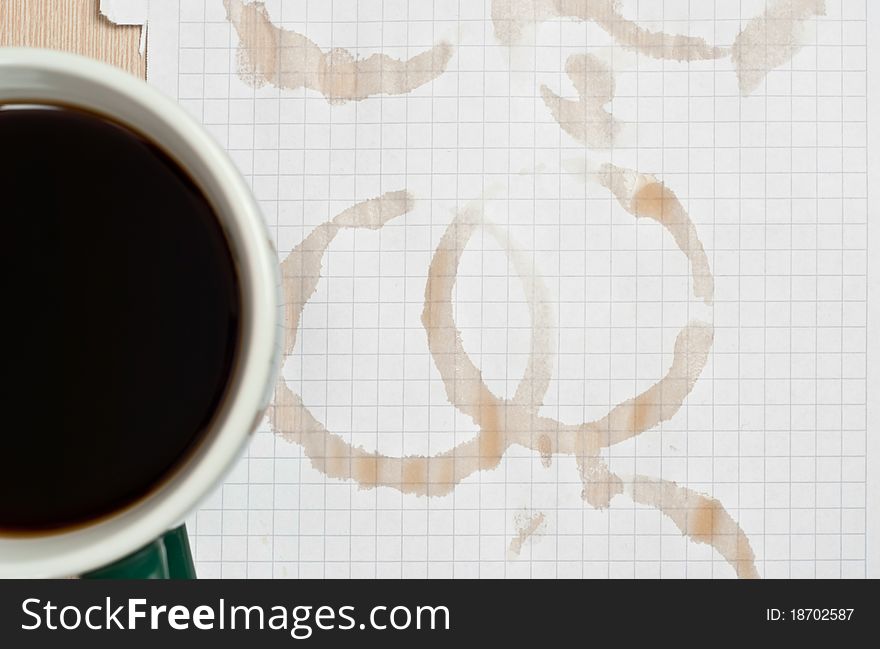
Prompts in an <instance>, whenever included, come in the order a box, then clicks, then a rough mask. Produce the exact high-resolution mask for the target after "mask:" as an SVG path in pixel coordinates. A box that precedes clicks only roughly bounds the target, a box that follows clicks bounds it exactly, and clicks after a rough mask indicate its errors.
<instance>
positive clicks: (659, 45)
mask: <svg viewBox="0 0 880 649" xmlns="http://www.w3.org/2000/svg"><path fill="white" fill-rule="evenodd" d="M491 13H492V23H493V27H494V30H495V37H496V38H497V39H498V40H499V41H500V42H501V43H502V44H504V45H508V46H509V45H516V44H517V43H519V42H520V41H521V40H522V38H523V35H524V32H525V31H526V29H527V28H530V27H532V26H534V25H537V24H540V23H542V22H544V21H546V20H550V19H553V18H569V19H572V20H580V21H584V22H593V23H595V24H596V25H598V26H599V27H601V28H602V29H603V30H604V31H605V32H607V33H608V34H609V35H610V36H611V37H612V38H613V39H614V41H615V42H616V43H617V44H618V45H620V46H622V47H625V48H627V49H631V50H634V51H636V52H639V53H641V54H644V55H646V56H650V57H652V58H655V59H671V60H674V61H698V60H704V59H720V58H723V57H724V56H726V55H727V51H726V50H724V49H722V48H719V47H714V46H712V45H709V44H708V43H707V42H706V41H705V40H704V39H702V38H698V37H696V36H685V35H683V34H667V33H665V32H655V31H651V30H649V29H645V28H644V27H642V26H640V25H639V24H638V23H636V22H634V21H632V20H629V19H628V18H625V17H624V16H623V14H621V13H620V3H619V1H618V0H493V1H492V9H491Z"/></svg>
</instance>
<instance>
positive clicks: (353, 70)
mask: <svg viewBox="0 0 880 649" xmlns="http://www.w3.org/2000/svg"><path fill="white" fill-rule="evenodd" d="M223 6H224V7H225V8H226V16H227V19H228V20H229V21H230V22H231V23H232V24H233V25H234V26H235V30H236V31H237V32H238V36H239V39H240V41H241V44H240V47H239V51H238V59H239V76H240V77H241V78H242V80H244V81H245V82H246V83H249V84H250V85H252V86H254V87H260V86H263V85H265V84H272V85H274V86H276V87H278V88H283V89H285V90H295V89H296V88H303V87H305V88H308V89H310V90H316V91H318V92H320V93H321V94H322V95H323V96H324V97H325V98H326V99H327V101H328V102H330V103H344V102H347V101H361V100H363V99H366V98H367V97H370V96H373V95H401V94H406V93H408V92H410V91H412V90H414V89H415V88H418V87H419V86H422V85H424V84H426V83H428V82H429V81H432V80H433V79H436V78H437V77H438V76H440V75H441V74H442V73H443V72H445V71H446V66H447V65H448V63H449V60H450V59H451V58H452V55H453V47H452V45H451V44H449V43H446V42H440V43H438V44H437V45H435V46H434V47H432V48H431V49H430V50H427V51H425V52H422V53H420V54H417V55H416V56H414V57H412V58H411V59H408V60H406V61H401V60H399V59H395V58H392V57H390V56H387V55H385V54H372V55H370V56H368V57H367V58H365V59H358V58H355V57H354V56H353V55H352V54H351V52H349V51H348V50H346V49H343V48H333V49H331V50H329V51H328V52H324V51H323V50H322V49H321V48H320V47H319V46H318V45H317V44H316V43H314V42H313V41H311V40H310V39H309V38H307V37H306V36H304V35H303V34H299V33H297V32H294V31H291V30H287V29H282V28H280V27H276V26H275V25H274V24H273V23H272V21H271V20H270V19H269V13H268V11H267V10H266V5H265V4H264V3H263V2H253V3H250V4H245V3H244V2H242V0H223Z"/></svg>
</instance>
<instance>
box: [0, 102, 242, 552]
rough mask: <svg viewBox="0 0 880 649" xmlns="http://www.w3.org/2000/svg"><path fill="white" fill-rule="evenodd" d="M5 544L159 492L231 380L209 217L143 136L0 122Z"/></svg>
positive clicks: (233, 305) (33, 117) (24, 120)
mask: <svg viewBox="0 0 880 649" xmlns="http://www.w3.org/2000/svg"><path fill="white" fill-rule="evenodd" d="M0 296H2V297H0V299H2V311H0V312H2V316H0V347H2V358H0V379H2V381H0V385H2V386H5V387H3V388H2V394H0V403H2V409H0V417H2V419H0V427H2V429H0V534H2V533H4V532H6V533H16V532H19V533H21V532H24V533H28V532H39V531H41V530H50V529H53V528H59V527H65V526H70V525H78V524H82V523H85V522H88V521H90V520H93V519H97V518H100V517H102V516H105V515H107V514H110V513H112V512H114V511H117V510H120V509H122V508H124V507H126V506H127V505H130V504H132V503H134V502H135V501H137V500H139V499H140V498H142V497H144V496H145V495H146V494H148V493H149V492H150V491H151V490H152V489H154V488H155V487H157V486H158V485H159V484H161V482H162V481H163V479H165V478H167V477H168V476H169V475H171V473H172V472H173V470H174V469H175V468H176V467H177V466H179V465H180V464H181V463H182V462H183V461H185V459H186V458H187V457H188V454H189V453H190V452H191V451H192V449H194V448H195V447H196V446H197V445H198V443H199V441H200V440H201V439H202V438H203V436H204V434H205V432H206V430H207V428H208V427H209V425H210V423H211V421H212V419H213V417H214V415H215V413H216V411H217V409H218V407H219V405H220V403H221V402H222V400H223V398H224V395H225V391H226V389H227V384H228V383H229V377H230V375H231V374H232V373H233V368H234V364H235V360H236V353H237V349H238V344H239V342H238V341H239V328H240V308H241V296H240V290H239V285H238V280H237V276H236V272H235V265H234V262H233V259H232V256H231V253H230V250H229V247H228V244H227V241H226V239H225V237H224V234H223V231H222V229H221V227H220V225H219V223H218V221H217V218H216V216H215V214H214V211H213V209H212V208H211V205H210V204H209V202H208V201H207V200H206V198H205V197H204V196H203V194H202V193H201V191H200V190H199V189H198V188H197V187H196V186H195V184H194V183H193V182H192V181H191V180H190V179H189V177H188V176H187V175H186V174H185V173H184V172H183V171H182V170H181V169H180V167H179V166H178V165H177V164H176V163H175V162H174V161H172V160H171V159H170V158H169V157H168V156H166V155H165V154H164V153H163V152H162V151H160V150H159V149H158V148H157V147H156V146H154V145H153V144H151V143H149V142H148V141H146V140H145V139H144V138H142V137H140V136H139V135H137V134H135V133H133V132H132V131H130V130H128V129H126V128H123V127H121V126H119V125H117V124H115V123H112V122H110V121H107V120H104V119H102V118H100V117H98V116H95V115H91V114H88V113H84V112H79V111H77V110H72V109H55V108H12V109H10V108H6V109H3V110H0Z"/></svg>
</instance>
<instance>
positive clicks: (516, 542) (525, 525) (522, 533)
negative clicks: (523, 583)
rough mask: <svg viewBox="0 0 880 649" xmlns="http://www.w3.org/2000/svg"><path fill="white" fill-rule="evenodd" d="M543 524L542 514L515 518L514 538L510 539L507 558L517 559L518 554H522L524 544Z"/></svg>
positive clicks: (537, 513)
mask: <svg viewBox="0 0 880 649" xmlns="http://www.w3.org/2000/svg"><path fill="white" fill-rule="evenodd" d="M543 524H544V512H536V513H534V514H531V515H527V514H525V515H520V516H517V521H516V527H517V530H516V536H514V537H513V538H512V539H510V545H509V546H508V548H507V556H508V558H509V559H513V558H516V557H518V556H519V554H520V552H522V549H523V545H524V544H525V542H526V541H527V540H528V539H530V538H531V537H533V536H534V535H535V534H536V533H537V532H538V530H539V529H540V528H541V526H542V525H543Z"/></svg>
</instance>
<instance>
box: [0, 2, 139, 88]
mask: <svg viewBox="0 0 880 649" xmlns="http://www.w3.org/2000/svg"><path fill="white" fill-rule="evenodd" d="M98 1H99V0H0V47H6V46H27V47H48V48H52V49H57V50H67V51H69V52H76V53H78V54H83V55H85V56H90V57H92V58H96V59H101V60H102V61H106V62H107V63H112V64H113V65H116V66H119V67H120V68H122V69H124V70H127V71H128V72H131V73H132V74H134V75H137V76H139V77H141V78H142V79H143V78H145V77H146V57H144V56H141V55H140V54H139V53H138V45H139V44H140V37H141V28H140V27H138V26H128V25H114V24H113V23H111V22H110V21H108V20H107V19H106V18H104V16H102V15H101V14H100V12H99V11H98Z"/></svg>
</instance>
